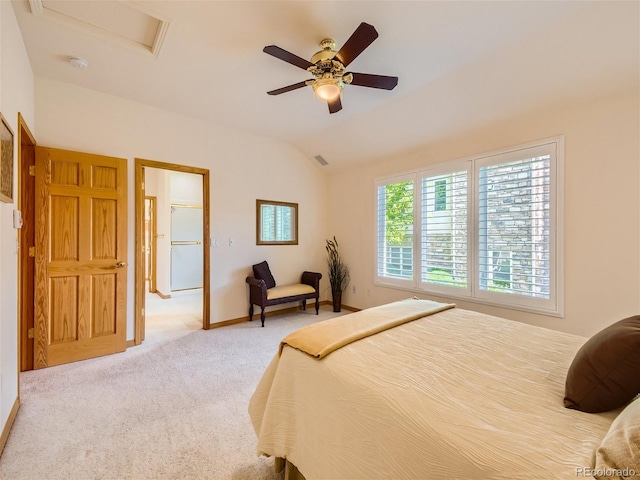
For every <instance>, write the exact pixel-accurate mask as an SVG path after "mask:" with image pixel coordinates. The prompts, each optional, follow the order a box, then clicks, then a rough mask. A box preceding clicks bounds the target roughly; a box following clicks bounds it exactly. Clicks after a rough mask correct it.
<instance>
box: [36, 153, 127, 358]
mask: <svg viewBox="0 0 640 480" xmlns="http://www.w3.org/2000/svg"><path fill="white" fill-rule="evenodd" d="M126 217H127V165H126V160H125V159H120V158H112V157H104V156H99V155H91V154H88V153H80V152H72V151H67V150H57V149H53V148H46V147H36V262H35V263H36V265H35V274H36V295H35V302H36V304H35V321H34V328H35V343H34V368H42V367H47V366H53V365H59V364H61V363H68V362H74V361H76V360H84V359H87V358H93V357H97V356H100V355H107V354H110V353H116V352H122V351H124V350H125V349H126V279H127V268H126V262H127V218H126Z"/></svg>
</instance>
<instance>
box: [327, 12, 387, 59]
mask: <svg viewBox="0 0 640 480" xmlns="http://www.w3.org/2000/svg"><path fill="white" fill-rule="evenodd" d="M376 38H378V32H376V29H375V28H374V27H373V25H369V24H368V23H364V22H362V23H361V24H360V25H359V26H358V28H356V31H355V32H353V34H352V35H351V36H350V37H349V39H348V40H347V41H346V42H345V43H344V45H343V46H342V48H341V49H340V50H339V51H338V53H336V55H335V57H334V58H335V59H336V60H338V61H339V62H340V63H342V64H343V65H344V66H345V67H346V66H347V65H349V64H350V63H351V62H353V60H354V59H355V58H356V57H357V56H358V55H360V54H361V53H362V52H363V51H364V49H365V48H367V47H368V46H369V45H371V43H372V42H373V41H374V40H375V39H376Z"/></svg>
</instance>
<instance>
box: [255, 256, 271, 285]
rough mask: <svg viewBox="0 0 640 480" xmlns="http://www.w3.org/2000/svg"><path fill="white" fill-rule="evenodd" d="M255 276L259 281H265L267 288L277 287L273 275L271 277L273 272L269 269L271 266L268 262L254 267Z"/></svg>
mask: <svg viewBox="0 0 640 480" xmlns="http://www.w3.org/2000/svg"><path fill="white" fill-rule="evenodd" d="M253 276H254V277H256V278H257V279H258V280H264V283H266V285H267V288H273V287H275V286H276V280H275V278H273V275H271V270H270V269H269V264H268V263H267V261H266V260H265V261H264V262H262V263H258V264H256V265H254V266H253Z"/></svg>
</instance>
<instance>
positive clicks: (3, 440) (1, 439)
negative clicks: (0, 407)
mask: <svg viewBox="0 0 640 480" xmlns="http://www.w3.org/2000/svg"><path fill="white" fill-rule="evenodd" d="M19 408H20V397H16V400H15V401H14V402H13V407H11V411H10V412H9V418H7V423H6V424H5V425H4V428H3V429H2V436H0V455H2V451H3V450H4V446H5V445H6V444H7V440H9V433H10V432H11V427H13V422H14V421H15V419H16V415H18V409H19Z"/></svg>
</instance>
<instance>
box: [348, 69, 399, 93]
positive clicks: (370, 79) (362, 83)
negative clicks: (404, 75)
mask: <svg viewBox="0 0 640 480" xmlns="http://www.w3.org/2000/svg"><path fill="white" fill-rule="evenodd" d="M350 73H351V75H353V79H352V80H351V83H350V85H358V86H359V87H371V88H381V89H383V90H393V89H394V88H395V87H396V85H398V77H388V76H386V75H371V74H369V73H355V72H350Z"/></svg>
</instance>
